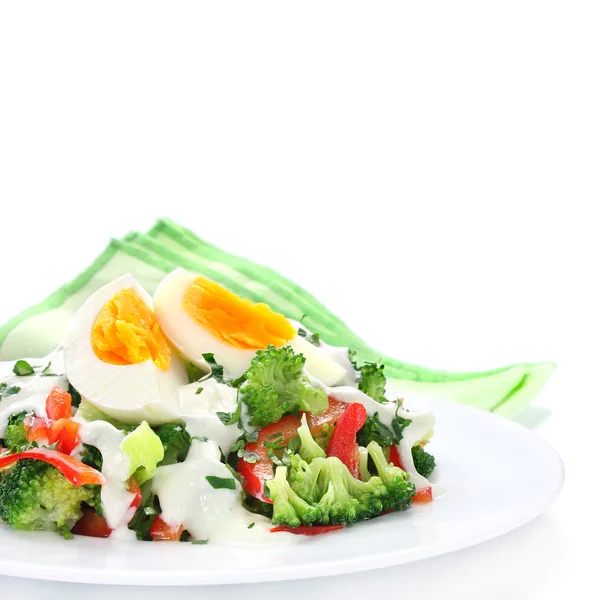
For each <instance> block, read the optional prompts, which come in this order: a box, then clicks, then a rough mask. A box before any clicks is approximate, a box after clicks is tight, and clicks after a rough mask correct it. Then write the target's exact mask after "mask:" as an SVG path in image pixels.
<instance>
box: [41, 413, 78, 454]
mask: <svg viewBox="0 0 600 600" xmlns="http://www.w3.org/2000/svg"><path fill="white" fill-rule="evenodd" d="M48 442H49V443H50V444H56V450H57V451H58V452H62V453H63V454H71V452H73V450H75V448H77V446H79V443H80V442H81V438H80V437H79V423H76V422H75V421H73V420H71V419H59V420H58V421H54V422H53V423H52V424H51V426H50V429H49V431H48Z"/></svg>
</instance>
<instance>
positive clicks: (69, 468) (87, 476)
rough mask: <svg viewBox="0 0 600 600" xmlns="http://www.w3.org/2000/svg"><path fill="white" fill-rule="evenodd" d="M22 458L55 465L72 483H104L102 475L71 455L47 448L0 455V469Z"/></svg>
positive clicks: (77, 484) (76, 484)
mask: <svg viewBox="0 0 600 600" xmlns="http://www.w3.org/2000/svg"><path fill="white" fill-rule="evenodd" d="M23 458H33V459H35V460H41V461H44V462H47V463H48V464H50V465H52V466H53V467H56V468H57V469H58V470H59V471H60V472H61V473H62V474H63V475H64V476H65V477H66V478H67V479H68V480H69V481H70V482H71V483H72V484H73V485H75V486H80V485H90V484H91V485H104V483H105V479H104V475H102V473H100V472H99V471H96V469H93V468H92V467H89V466H88V465H85V464H83V463H82V462H81V461H78V460H75V459H74V458H72V457H71V456H67V455H66V454H62V453H61V452H57V451H56V450H50V449H49V448H31V449H30V450H25V451H24V452H16V453H15V454H5V455H4V456H0V470H2V469H6V468H7V467H10V466H11V465H14V464H15V463H16V462H17V461H18V460H21V459H23Z"/></svg>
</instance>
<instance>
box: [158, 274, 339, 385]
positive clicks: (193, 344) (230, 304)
mask: <svg viewBox="0 0 600 600" xmlns="http://www.w3.org/2000/svg"><path fill="white" fill-rule="evenodd" d="M154 310H155V311H156V318H157V319H158V322H159V323H160V326H161V327H162V330H163V331H164V332H165V335H166V336H167V337H168V338H169V340H170V341H171V343H172V344H173V345H174V346H175V347H176V348H177V349H178V350H179V351H180V352H181V354H183V356H185V357H186V358H187V359H188V360H189V361H190V362H191V363H193V364H195V365H197V366H198V367H201V368H206V362H205V360H204V358H203V354H206V353H212V354H214V356H215V360H216V362H217V363H219V364H220V365H222V366H223V370H224V376H225V378H226V379H235V378H237V377H239V376H240V375H242V374H243V373H244V372H245V371H246V370H247V369H248V367H249V366H250V362H251V361H252V359H253V358H254V356H255V355H256V352H257V350H262V349H265V348H266V347H267V346H269V345H273V346H275V347H277V348H280V347H282V346H288V345H290V346H292V348H293V349H294V351H295V352H301V353H302V354H304V356H305V358H306V369H307V371H308V372H309V373H310V374H311V375H313V376H314V377H316V378H317V379H319V380H320V381H322V382H323V383H325V385H329V386H333V385H335V384H336V383H337V382H338V381H340V380H341V379H342V378H343V377H344V375H345V373H346V372H345V370H344V369H343V367H341V366H340V365H338V364H337V363H336V362H335V361H333V360H332V359H331V358H329V357H328V356H326V355H325V354H324V353H322V352H320V351H319V349H318V347H316V346H313V345H312V344H310V343H309V342H307V341H306V340H305V339H303V338H302V337H300V336H298V335H297V331H296V328H295V327H294V326H293V325H292V324H291V323H290V321H288V319H286V318H285V317H284V316H283V315H281V314H279V313H276V312H274V311H273V310H271V308H270V307H269V306H268V305H266V304H263V303H254V302H252V301H250V300H248V299H246V298H241V297H240V296H237V295H236V294H234V293H232V292H230V291H229V290H227V289H226V288H224V287H223V286H222V285H220V284H218V283H216V282H215V281H212V280H210V279H207V278H206V277H203V276H201V275H195V274H193V273H190V272H189V271H186V270H185V269H175V270H174V271H173V272H172V273H170V274H169V275H167V276H166V277H165V278H164V279H163V280H162V282H161V283H160V284H159V286H158V288H157V289H156V292H155V294H154Z"/></svg>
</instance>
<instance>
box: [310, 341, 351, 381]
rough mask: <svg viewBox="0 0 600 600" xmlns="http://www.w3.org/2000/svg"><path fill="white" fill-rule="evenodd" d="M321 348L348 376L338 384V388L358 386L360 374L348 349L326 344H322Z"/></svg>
mask: <svg viewBox="0 0 600 600" xmlns="http://www.w3.org/2000/svg"><path fill="white" fill-rule="evenodd" d="M319 348H320V349H321V351H322V352H323V354H325V355H326V356H328V357H329V358H331V360H333V361H335V362H336V363H337V364H338V365H340V367H342V368H343V369H344V370H345V372H346V374H345V375H344V377H343V378H342V379H341V380H340V381H339V382H338V383H337V386H352V387H356V386H357V385H358V373H357V372H356V371H355V370H354V367H353V366H352V363H351V362H350V358H349V356H348V348H341V347H340V346H330V345H329V344H326V343H325V342H321V344H320V346H319Z"/></svg>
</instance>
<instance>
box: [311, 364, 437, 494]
mask: <svg viewBox="0 0 600 600" xmlns="http://www.w3.org/2000/svg"><path fill="white" fill-rule="evenodd" d="M309 378H310V380H311V383H312V385H313V386H315V387H320V388H321V389H322V390H323V391H324V392H325V393H326V394H327V395H328V396H331V397H332V398H335V399H336V400H339V401H340V402H346V403H348V404H352V403H353V402H359V403H360V404H362V405H363V406H364V407H365V408H366V409H367V414H368V415H369V416H370V417H372V416H373V415H374V414H375V413H378V414H379V420H380V421H381V422H382V423H383V424H384V425H387V426H388V427H391V425H392V420H393V418H394V416H395V414H396V408H397V405H396V403H395V402H389V403H388V404H380V403H379V402H376V401H375V400H373V398H371V397H370V396H367V395H366V394H364V393H363V392H361V391H360V390H359V389H357V388H354V387H350V386H340V387H327V386H326V385H323V384H322V383H321V382H320V381H319V380H317V379H315V378H314V377H311V376H310V375H309ZM398 415H399V416H400V417H403V418H405V419H410V420H411V423H410V425H408V427H406V429H404V431H403V435H402V439H401V440H400V443H399V444H397V448H398V452H399V454H400V458H401V460H402V464H403V465H404V468H405V470H406V472H407V473H408V474H409V475H410V479H411V481H412V482H413V483H414V484H415V487H416V488H417V490H421V489H424V488H428V487H431V483H430V482H429V481H428V480H427V479H426V478H425V477H423V476H422V475H419V473H417V470H416V469H415V463H414V461H413V458H412V447H413V446H414V445H415V444H417V443H418V442H419V441H421V440H422V439H424V438H426V437H427V436H428V435H429V434H430V433H431V432H432V431H433V429H434V427H435V417H434V416H433V413H431V412H429V411H410V412H409V411H407V410H405V409H404V408H398Z"/></svg>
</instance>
